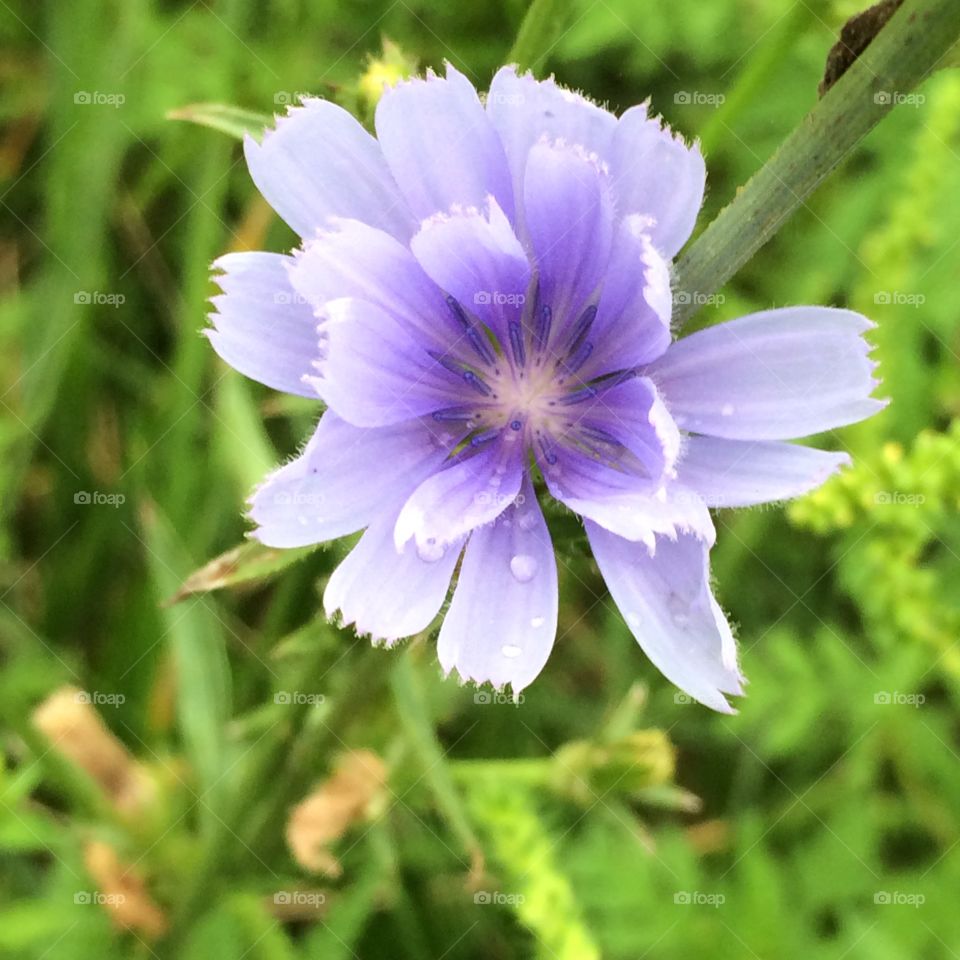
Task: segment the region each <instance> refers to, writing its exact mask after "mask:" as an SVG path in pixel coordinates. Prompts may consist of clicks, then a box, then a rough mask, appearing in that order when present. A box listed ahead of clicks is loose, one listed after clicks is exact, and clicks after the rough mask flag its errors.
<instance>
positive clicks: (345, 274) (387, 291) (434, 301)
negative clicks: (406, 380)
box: [290, 220, 468, 353]
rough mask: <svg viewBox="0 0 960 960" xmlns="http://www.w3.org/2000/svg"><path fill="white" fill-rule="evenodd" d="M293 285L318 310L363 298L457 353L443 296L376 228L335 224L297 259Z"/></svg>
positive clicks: (430, 341) (454, 330)
mask: <svg viewBox="0 0 960 960" xmlns="http://www.w3.org/2000/svg"><path fill="white" fill-rule="evenodd" d="M290 282H291V283H292V284H293V286H294V288H295V289H296V291H297V293H299V294H300V295H301V296H302V297H305V298H306V299H307V300H308V301H309V302H310V303H311V304H313V306H314V307H315V308H316V309H317V310H318V311H319V312H323V311H324V310H325V308H326V304H327V303H328V302H330V301H331V300H338V299H340V298H342V297H353V298H356V299H360V300H365V301H367V302H369V303H372V304H373V305H374V306H375V307H378V308H379V309H380V310H383V311H385V312H386V313H389V314H390V315H391V316H393V317H395V318H396V319H397V320H399V321H400V322H401V324H402V325H403V326H404V327H405V328H406V329H407V330H408V331H409V332H410V333H412V334H414V335H416V336H417V338H418V339H421V340H423V341H424V342H425V343H427V344H428V345H430V346H432V347H433V349H436V350H440V349H444V350H452V351H453V352H454V353H456V352H457V345H456V343H455V338H456V337H457V336H459V335H460V334H461V333H462V331H461V330H460V329H459V327H458V326H457V324H456V322H455V320H454V319H453V318H452V317H451V316H450V310H449V307H448V306H447V302H446V300H445V299H444V296H443V293H442V292H441V291H440V290H439V289H438V287H437V285H436V284H435V283H434V282H433V281H432V280H431V279H430V278H429V277H428V276H427V275H426V274H425V273H424V272H423V268H422V267H421V266H420V264H419V263H417V260H416V258H415V257H414V256H413V254H412V253H411V252H410V249H409V247H408V246H407V245H406V244H403V243H400V242H399V241H398V240H396V239H395V238H394V237H392V236H390V234H388V233H384V232H383V231H382V230H377V229H376V228H375V227H370V226H367V225H366V224H364V223H360V222H359V221H357V220H336V221H334V222H333V224H332V227H331V229H330V230H328V231H326V232H324V233H321V234H320V235H318V236H317V237H316V238H315V239H314V240H312V241H310V242H308V243H307V244H306V246H305V248H304V249H303V250H301V251H299V252H298V253H297V254H296V255H295V258H294V265H293V268H292V269H291V271H290ZM462 346H463V347H464V350H463V351H461V352H468V351H467V350H466V345H462Z"/></svg>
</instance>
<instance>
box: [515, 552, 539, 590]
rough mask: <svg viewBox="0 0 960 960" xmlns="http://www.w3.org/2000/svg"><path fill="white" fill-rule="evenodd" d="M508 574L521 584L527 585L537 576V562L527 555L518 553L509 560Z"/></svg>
mask: <svg viewBox="0 0 960 960" xmlns="http://www.w3.org/2000/svg"><path fill="white" fill-rule="evenodd" d="M510 572H511V573H512V574H513V575H514V577H516V579H517V580H519V581H520V582H521V583H527V582H528V581H530V580H532V579H533V578H534V577H535V576H536V574H537V561H536V560H534V558H533V557H531V556H530V555H529V554H526V553H518V554H517V555H516V556H515V557H513V558H512V559H511V560H510Z"/></svg>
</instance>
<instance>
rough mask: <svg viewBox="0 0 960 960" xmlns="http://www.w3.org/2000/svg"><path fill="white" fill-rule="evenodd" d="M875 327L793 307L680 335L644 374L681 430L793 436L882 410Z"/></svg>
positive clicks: (833, 312)
mask: <svg viewBox="0 0 960 960" xmlns="http://www.w3.org/2000/svg"><path fill="white" fill-rule="evenodd" d="M871 326H872V324H871V323H870V321H869V320H867V319H866V318H865V317H862V316H860V314H858V313H853V312H852V311H850V310H837V309H832V308H830V307H787V308H784V309H782V310H766V311H763V312H761V313H754V314H750V315H749V316H746V317H741V318H740V319H739V320H731V321H729V322H728V323H721V324H718V325H717V326H715V327H708V328H707V329H706V330H701V331H699V332H697V333H694V334H692V335H691V336H689V337H684V338H683V339H682V340H678V341H677V342H676V343H674V344H672V345H671V347H670V349H669V350H667V352H666V353H665V354H664V355H663V356H662V357H661V358H660V359H659V360H657V361H655V362H654V363H653V364H652V365H651V366H650V367H649V368H648V370H647V372H648V374H649V375H650V376H651V377H653V378H654V380H655V381H656V383H657V386H658V387H659V388H660V392H661V393H662V394H663V397H664V400H665V402H666V404H667V406H668V407H669V408H670V412H671V413H672V414H673V416H674V418H675V419H676V421H677V423H678V424H679V425H680V427H681V428H682V429H685V430H689V431H691V432H693V433H706V434H710V435H712V436H716V437H727V438H729V439H732V440H789V439H792V438H794V437H806V436H809V435H810V434H813V433H819V432H821V431H823V430H830V429H832V428H834V427H841V426H843V425H845V424H848V423H854V422H856V421H857V420H863V419H864V418H865V417H869V416H870V415H871V414H874V413H876V412H877V411H878V410H881V409H882V408H883V407H884V404H883V403H882V402H881V401H879V400H873V399H871V398H870V394H871V392H872V391H873V389H874V388H875V387H876V385H877V381H876V380H875V379H874V378H873V369H874V366H875V365H874V364H873V362H872V361H871V360H870V359H869V358H868V356H867V355H868V354H869V352H870V350H871V349H872V347H871V345H870V344H869V343H867V341H866V339H865V338H864V336H863V334H864V333H865V332H866V331H867V330H868V329H870V327H871Z"/></svg>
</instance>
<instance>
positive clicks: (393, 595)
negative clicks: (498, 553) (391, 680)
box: [323, 510, 463, 644]
mask: <svg viewBox="0 0 960 960" xmlns="http://www.w3.org/2000/svg"><path fill="white" fill-rule="evenodd" d="M396 516H397V515H396V511H395V510H390V511H388V512H386V513H384V514H383V515H382V516H380V517H379V518H378V519H377V520H375V521H374V522H373V523H372V524H371V525H370V526H369V527H368V528H367V530H366V532H365V533H364V535H363V536H362V537H361V538H360V541H359V542H358V543H357V545H356V546H355V547H354V548H353V550H351V551H350V553H349V554H348V555H347V557H346V559H345V560H343V562H342V563H341V564H340V566H338V567H337V569H336V570H334V572H333V574H332V575H331V577H330V580H329V581H328V582H327V588H326V590H325V591H324V594H323V606H324V609H325V610H326V613H327V616H328V617H332V616H334V614H335V613H336V612H337V611H338V610H339V611H340V612H341V614H342V616H343V621H344V623H346V624H351V623H352V624H353V625H354V627H355V629H356V631H357V633H362V634H369V635H370V637H371V638H372V639H373V640H375V641H385V642H386V643H387V644H392V643H394V642H395V641H396V640H399V639H400V638H401V637H410V636H413V635H414V634H417V633H420V631H421V630H426V628H427V627H428V626H430V623H431V621H432V620H433V618H434V617H435V616H436V615H437V614H438V613H439V612H440V607H441V606H443V601H444V600H445V599H446V596H447V591H448V589H449V587H450V578H451V577H452V576H453V570H454V567H455V566H456V565H457V559H458V558H459V556H460V549H461V547H462V545H463V543H462V541H460V542H458V543H456V544H454V545H451V547H450V549H448V550H446V551H445V552H443V553H442V554H440V553H438V554H436V555H433V556H431V557H430V559H427V560H425V559H423V555H421V554H418V552H417V549H416V547H415V545H414V544H413V543H408V544H407V545H406V547H404V549H403V550H402V551H399V552H398V551H397V549H396V548H395V547H394V545H393V528H394V525H395V522H396Z"/></svg>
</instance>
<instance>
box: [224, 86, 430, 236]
mask: <svg viewBox="0 0 960 960" xmlns="http://www.w3.org/2000/svg"><path fill="white" fill-rule="evenodd" d="M243 147H244V153H245V154H246V158H247V166H248V167H249V169H250V176H251V177H252V178H253V182H254V183H255V184H256V185H257V188H258V189H259V190H260V192H261V193H262V194H263V195H264V197H266V199H267V202H268V203H269V204H270V206H271V207H273V209H274V210H276V211H277V213H279V214H280V216H281V217H283V219H284V220H286V222H287V223H288V224H289V225H290V226H291V227H292V228H293V229H294V230H295V231H296V232H297V233H298V234H300V236H301V237H311V236H313V233H314V231H315V230H316V229H317V228H318V227H323V226H325V225H326V223H327V220H328V218H329V217H334V216H335V217H350V218H352V219H354V220H362V221H363V222H364V223H369V224H371V225H372V226H374V227H379V228H380V229H381V230H386V231H387V232H388V233H392V234H393V235H394V236H396V237H399V238H400V239H401V240H406V239H407V238H408V237H409V236H410V235H411V234H412V233H413V230H414V228H415V221H414V219H413V216H412V215H411V213H410V210H409V208H408V207H407V205H406V203H405V202H404V200H403V198H402V197H401V195H400V191H399V190H398V189H397V185H396V183H395V182H394V180H393V177H392V176H391V174H390V171H389V169H388V167H387V164H386V162H385V160H384V158H383V154H382V153H381V152H380V147H379V146H378V145H377V141H376V140H374V138H373V137H371V136H370V134H369V133H367V131H366V130H364V129H363V127H362V126H361V125H360V124H359V123H358V122H357V120H355V119H354V118H353V117H352V116H351V115H350V114H349V113H347V111H346V110H344V109H343V108H342V107H338V106H337V105H336V104H335V103H329V102H328V101H326V100H312V99H311V100H305V101H304V103H303V106H301V107H296V108H294V109H291V110H290V112H289V113H288V114H287V116H285V117H279V118H278V119H277V126H276V129H275V130H271V131H268V132H267V133H266V135H265V136H264V138H263V143H257V141H256V140H254V139H253V138H252V137H250V136H248V137H246V139H245V140H244V143H243Z"/></svg>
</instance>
